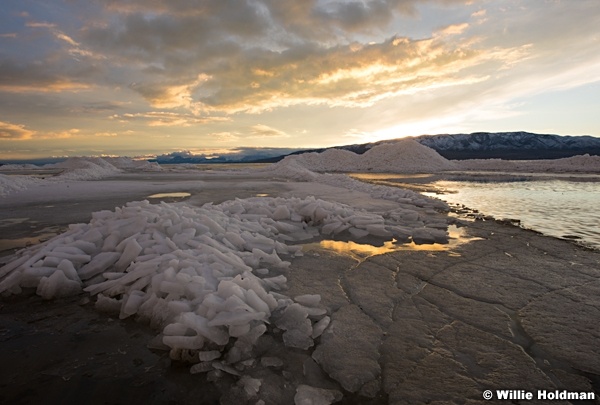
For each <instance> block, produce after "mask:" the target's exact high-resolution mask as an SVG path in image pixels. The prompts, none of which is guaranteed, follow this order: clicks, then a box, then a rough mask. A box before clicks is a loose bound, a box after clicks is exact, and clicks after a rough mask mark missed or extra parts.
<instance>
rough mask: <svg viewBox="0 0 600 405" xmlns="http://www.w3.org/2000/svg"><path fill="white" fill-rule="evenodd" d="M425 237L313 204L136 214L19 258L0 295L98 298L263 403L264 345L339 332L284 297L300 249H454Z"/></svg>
mask: <svg viewBox="0 0 600 405" xmlns="http://www.w3.org/2000/svg"><path fill="white" fill-rule="evenodd" d="M413 208H415V206H414V205H413ZM424 225H426V224H425V222H424V221H423V220H422V218H419V213H418V212H417V211H415V210H413V211H411V210H409V209H407V208H399V209H398V210H397V211H392V212H391V213H390V214H389V215H386V217H385V218H384V217H383V216H381V215H379V214H375V213H370V212H367V211H363V210H358V209H355V208H352V207H350V206H347V205H344V204H341V203H335V202H328V201H323V200H319V199H315V198H314V197H308V198H304V199H300V198H287V199H286V198H264V197H262V198H249V199H243V200H241V199H236V200H230V201H226V202H224V203H221V204H219V205H212V204H206V205H204V206H202V207H192V206H189V205H185V204H166V203H161V204H157V205H152V204H150V203H149V202H148V201H142V202H132V203H128V204H127V205H126V206H124V207H122V208H117V209H116V210H115V211H114V212H113V211H100V212H96V213H94V214H93V215H92V220H91V221H90V223H88V224H75V225H71V226H70V228H69V230H68V231H67V232H65V233H64V234H62V235H58V236H56V237H55V238H53V239H50V240H49V241H47V242H45V243H43V244H40V245H37V246H34V247H31V248H28V249H24V250H22V251H20V252H18V253H17V254H16V255H15V256H14V257H12V258H11V261H10V262H8V263H7V264H6V265H4V266H3V267H1V268H0V294H2V295H10V294H18V293H20V292H21V291H22V289H23V288H36V291H37V294H38V295H40V296H42V297H43V298H45V299H52V298H56V297H62V296H71V295H77V294H80V293H88V294H90V295H91V296H95V297H97V299H96V303H95V306H96V307H97V309H98V310H102V311H108V312H113V313H115V314H119V317H120V318H122V319H124V318H128V317H136V318H137V319H140V320H143V321H147V322H149V323H150V324H151V325H152V326H153V327H154V328H156V329H157V330H159V331H161V334H160V338H161V342H160V343H161V344H162V345H164V346H165V348H168V349H169V350H170V355H171V357H172V358H174V359H177V360H183V361H186V362H189V363H191V364H192V365H191V368H190V372H191V373H209V375H211V376H212V377H211V378H218V377H219V376H221V375H223V374H224V373H225V374H230V375H234V376H240V377H242V379H240V383H241V384H242V385H243V386H244V389H247V390H249V391H253V390H256V389H257V385H256V384H258V386H260V381H258V382H256V381H252V380H253V379H248V378H246V377H248V376H245V375H244V370H246V369H248V368H251V367H253V366H254V365H255V364H256V354H255V352H254V348H255V345H256V344H257V342H258V340H259V338H260V337H261V336H262V335H263V334H265V333H269V331H272V330H273V328H277V330H279V331H280V333H282V339H283V344H284V345H285V346H287V347H291V348H296V349H302V350H306V349H309V348H311V347H313V346H314V345H315V339H316V338H318V337H319V336H321V334H323V333H324V332H325V331H327V328H328V326H329V325H330V318H329V315H331V314H328V311H327V309H326V308H324V307H322V306H321V305H320V298H321V297H320V296H319V295H301V296H297V297H294V298H290V297H288V296H286V295H284V293H285V287H286V276H285V274H286V272H287V270H288V266H289V265H290V262H289V261H286V260H284V259H285V258H291V257H293V256H296V255H301V246H300V245H298V244H297V243H299V242H301V241H305V240H311V239H314V238H315V237H321V236H324V235H325V236H326V235H344V234H346V235H347V237H353V238H360V237H365V236H369V235H370V236H372V237H377V238H381V239H388V240H389V239H391V238H392V237H397V238H399V239H406V238H407V237H408V236H410V235H411V234H412V233H413V232H416V233H418V231H419V229H421V230H422V229H429V230H430V235H431V236H432V237H433V238H434V239H437V240H438V241H440V242H443V241H445V240H446V238H447V235H446V232H445V229H441V228H445V223H444V224H430V225H435V226H432V227H431V228H423V227H424ZM441 225H444V226H441ZM315 271H317V270H315ZM323 361H324V362H325V361H326V359H324V360H323ZM269 362H270V360H269V359H267V360H265V363H269ZM244 378H245V379H244ZM341 381H344V380H341ZM342 384H343V386H344V387H345V388H346V389H351V390H357V389H358V388H360V387H359V386H357V385H356V384H354V385H352V384H345V383H342ZM310 395H316V396H317V397H323V396H325V397H331V398H337V394H335V395H334V394H332V393H327V392H325V393H324V392H320V391H315V392H313V391H311V390H310V389H308V388H306V387H303V388H299V390H298V398H300V399H302V398H306V397H307V396H308V397H310ZM300 399H299V400H300Z"/></svg>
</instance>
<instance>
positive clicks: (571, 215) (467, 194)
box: [424, 180, 600, 249]
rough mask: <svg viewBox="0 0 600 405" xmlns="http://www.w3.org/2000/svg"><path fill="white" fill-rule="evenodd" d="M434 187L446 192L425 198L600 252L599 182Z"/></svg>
mask: <svg viewBox="0 0 600 405" xmlns="http://www.w3.org/2000/svg"><path fill="white" fill-rule="evenodd" d="M432 184H433V185H434V186H436V187H439V188H440V189H442V190H445V192H444V193H443V194H435V193H424V194H425V195H428V196H432V197H437V198H441V199H442V200H444V201H446V202H448V203H451V204H463V205H465V206H467V207H469V208H472V209H476V210H479V211H480V212H481V213H483V214H486V215H492V216H493V217H495V218H498V219H500V218H511V219H519V220H521V224H522V226H524V227H526V228H531V229H535V230H537V231H540V232H542V233H544V234H546V235H551V236H556V237H561V238H564V237H565V236H566V237H568V238H571V239H578V240H580V241H581V242H583V243H584V244H586V245H588V246H592V247H594V248H596V249H600V209H599V205H600V182H597V181H568V180H533V181H512V182H511V181H506V182H481V181H436V182H434V183H432Z"/></svg>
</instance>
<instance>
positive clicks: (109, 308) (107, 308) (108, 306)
mask: <svg viewBox="0 0 600 405" xmlns="http://www.w3.org/2000/svg"><path fill="white" fill-rule="evenodd" d="M121 305H122V304H121V301H120V300H118V299H115V298H110V297H107V296H105V295H103V294H98V298H97V300H96V304H95V305H94V307H95V308H96V309H97V310H98V311H100V312H106V313H109V314H114V313H117V314H118V313H119V311H120V309H121Z"/></svg>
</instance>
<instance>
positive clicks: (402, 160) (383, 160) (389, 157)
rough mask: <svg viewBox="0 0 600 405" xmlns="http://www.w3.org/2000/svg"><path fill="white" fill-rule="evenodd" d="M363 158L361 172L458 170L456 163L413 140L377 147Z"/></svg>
mask: <svg viewBox="0 0 600 405" xmlns="http://www.w3.org/2000/svg"><path fill="white" fill-rule="evenodd" d="M361 156H362V158H361V159H360V164H361V170H360V171H381V172H403V173H415V172H426V173H431V172H438V171H444V170H455V169H456V166H455V165H454V163H452V162H451V161H449V160H448V159H446V158H444V157H442V156H441V155H440V154H439V153H437V152H436V151H434V150H433V149H431V148H429V147H427V146H424V145H421V144H420V143H418V142H417V141H415V140H413V139H403V140H401V141H398V142H394V143H387V144H382V145H377V146H375V147H374V148H372V149H369V150H368V151H366V152H365V153H364V154H363V155H361Z"/></svg>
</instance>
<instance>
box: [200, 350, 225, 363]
mask: <svg viewBox="0 0 600 405" xmlns="http://www.w3.org/2000/svg"><path fill="white" fill-rule="evenodd" d="M219 357H221V352H220V351H218V350H210V351H204V352H198V359H200V361H212V360H216V359H218V358H219Z"/></svg>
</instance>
